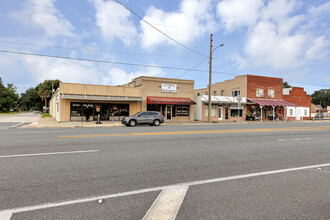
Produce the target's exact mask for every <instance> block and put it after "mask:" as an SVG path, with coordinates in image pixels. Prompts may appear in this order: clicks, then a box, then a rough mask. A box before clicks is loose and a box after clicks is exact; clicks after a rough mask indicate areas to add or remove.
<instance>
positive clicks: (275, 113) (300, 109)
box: [195, 75, 311, 121]
mask: <svg viewBox="0 0 330 220" xmlns="http://www.w3.org/2000/svg"><path fill="white" fill-rule="evenodd" d="M211 89H212V91H211V92H212V94H211V95H212V96H219V95H220V96H232V97H237V96H241V97H246V99H247V103H246V104H247V105H246V106H245V108H244V114H243V117H242V119H243V120H253V121H254V120H260V121H262V120H274V121H275V120H303V119H308V118H309V117H310V106H311V100H310V97H308V96H307V95H306V92H304V91H303V88H296V87H293V88H291V89H289V90H288V91H286V90H283V79H282V78H275V77H266V76H255V75H243V76H237V77H235V78H234V79H231V80H226V81H224V82H218V83H215V84H213V85H212V87H211ZM203 95H208V87H207V88H203V89H196V90H195V96H196V97H199V96H203ZM212 108H214V107H212ZM222 108H225V109H226V108H227V109H228V110H225V113H226V114H227V115H229V114H230V113H229V112H230V110H229V107H228V106H227V107H226V106H225V107H223V106H222ZM231 109H232V107H231ZM212 117H213V116H212ZM228 118H229V117H228ZM201 120H205V115H204V116H203V117H201Z"/></svg>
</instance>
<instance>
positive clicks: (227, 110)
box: [225, 105, 229, 119]
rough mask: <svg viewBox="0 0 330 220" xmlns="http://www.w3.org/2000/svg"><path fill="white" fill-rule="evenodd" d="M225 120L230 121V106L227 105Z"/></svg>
mask: <svg viewBox="0 0 330 220" xmlns="http://www.w3.org/2000/svg"><path fill="white" fill-rule="evenodd" d="M225 119H229V106H228V105H226V107H225Z"/></svg>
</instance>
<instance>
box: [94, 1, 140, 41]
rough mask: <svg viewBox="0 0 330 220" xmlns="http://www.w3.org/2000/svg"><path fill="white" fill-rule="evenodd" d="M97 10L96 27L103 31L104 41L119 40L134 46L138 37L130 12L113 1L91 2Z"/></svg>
mask: <svg viewBox="0 0 330 220" xmlns="http://www.w3.org/2000/svg"><path fill="white" fill-rule="evenodd" d="M91 2H92V3H93V5H94V7H95V9H96V14H95V17H96V25H97V26H98V27H99V28H100V29H101V33H102V36H103V39H104V40H105V41H107V42H111V41H112V40H113V39H115V38H118V39H120V40H122V41H123V42H124V44H125V45H132V44H133V43H134V42H135V41H134V39H136V36H137V31H136V28H135V26H134V23H133V21H132V20H131V19H130V12H129V11H128V10H127V9H125V8H124V7H123V6H122V5H120V4H118V3H116V2H113V1H103V0H91Z"/></svg>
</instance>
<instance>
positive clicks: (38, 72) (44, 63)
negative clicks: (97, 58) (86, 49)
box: [22, 56, 100, 84]
mask: <svg viewBox="0 0 330 220" xmlns="http://www.w3.org/2000/svg"><path fill="white" fill-rule="evenodd" d="M22 64H23V66H24V67H25V68H26V70H27V71H29V72H30V74H31V76H32V77H33V79H34V80H35V81H36V82H37V83H40V82H43V81H44V80H46V79H59V80H61V81H63V82H71V83H93V84H97V83H99V82H100V80H99V76H100V73H99V72H98V70H97V68H96V67H94V66H93V65H92V64H90V63H87V62H78V61H77V62H74V61H71V60H62V59H54V58H44V57H32V56H26V57H23V58H22Z"/></svg>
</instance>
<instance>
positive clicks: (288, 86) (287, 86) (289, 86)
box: [283, 81, 292, 88]
mask: <svg viewBox="0 0 330 220" xmlns="http://www.w3.org/2000/svg"><path fill="white" fill-rule="evenodd" d="M291 87H292V86H291V85H290V84H289V83H288V82H286V81H284V82H283V88H291Z"/></svg>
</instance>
